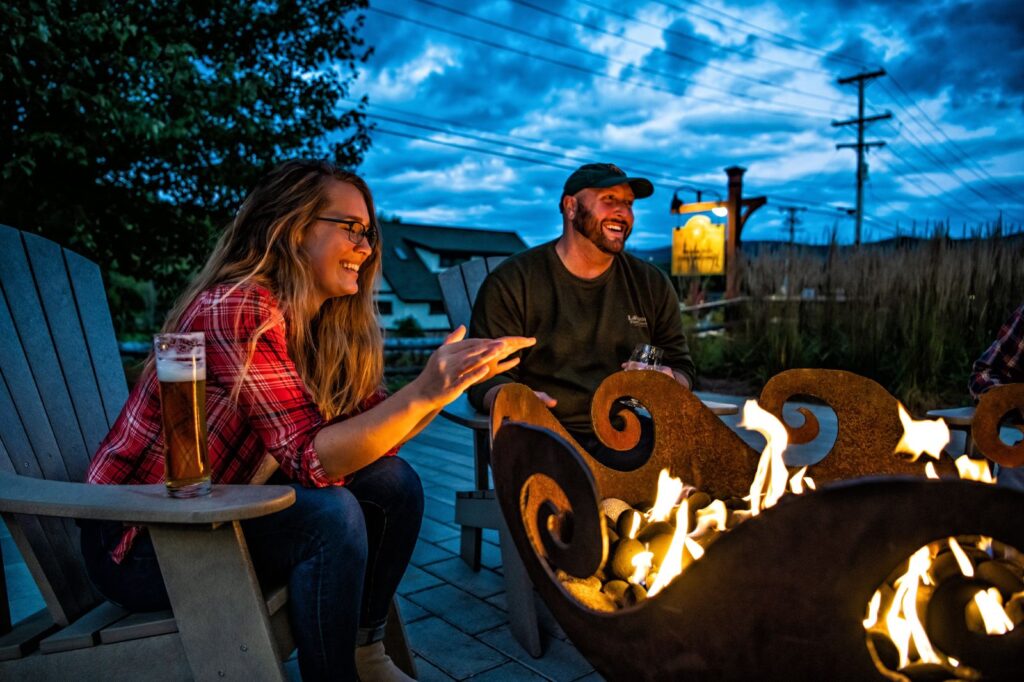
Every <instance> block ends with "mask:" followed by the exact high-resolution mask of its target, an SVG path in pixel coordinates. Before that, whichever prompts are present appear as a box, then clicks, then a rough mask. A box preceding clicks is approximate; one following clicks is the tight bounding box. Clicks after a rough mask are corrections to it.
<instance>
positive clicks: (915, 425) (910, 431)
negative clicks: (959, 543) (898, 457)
mask: <svg viewBox="0 0 1024 682" xmlns="http://www.w3.org/2000/svg"><path fill="white" fill-rule="evenodd" d="M897 409H898V411H899V415H900V423H901V424H903V437H902V438H900V442H899V443H898V444H897V445H896V452H905V453H908V454H910V455H912V457H911V459H912V460H917V458H918V457H920V456H921V454H922V453H927V454H929V455H931V456H932V457H934V458H935V459H939V457H941V456H942V449H943V448H944V447H946V445H948V444H949V427H948V426H946V422H944V421H942V420H941V419H922V420H915V419H911V417H910V415H909V414H907V411H906V409H904V407H903V405H902V404H899V403H898V404H897Z"/></svg>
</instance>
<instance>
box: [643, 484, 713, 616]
mask: <svg viewBox="0 0 1024 682" xmlns="http://www.w3.org/2000/svg"><path fill="white" fill-rule="evenodd" d="M689 531H690V503H689V502H687V501H686V500H683V503H682V504H681V505H679V509H678V510H676V532H675V533H673V534H672V542H670V543H669V546H668V551H667V552H665V560H664V561H663V562H662V564H661V567H660V568H659V569H658V577H657V578H656V579H655V580H654V584H653V585H651V586H650V588H649V589H648V590H647V596H648V597H653V596H654V595H656V594H658V593H659V592H661V591H662V590H663V589H664V588H665V586H666V585H668V584H669V583H670V582H671V581H672V579H673V578H675V577H676V576H677V575H679V574H680V573H682V572H683V548H684V547H687V545H686V540H687V539H688V538H687V533H688V532H689ZM691 542H692V540H691ZM694 544H697V543H695V542H694ZM697 546H698V547H699V546H700V545H697Z"/></svg>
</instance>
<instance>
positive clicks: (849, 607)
mask: <svg viewBox="0 0 1024 682" xmlns="http://www.w3.org/2000/svg"><path fill="white" fill-rule="evenodd" d="M802 392H804V393H806V392H805V391H802ZM622 396H632V397H635V398H637V399H639V400H640V401H641V403H643V404H644V405H645V406H646V407H647V408H648V410H650V412H651V414H652V417H653V418H654V423H655V444H654V447H653V450H652V452H651V456H650V458H649V459H648V460H647V462H646V463H644V464H642V465H641V466H639V467H637V468H635V469H634V470H632V471H628V472H624V471H617V470H614V469H610V468H609V467H605V466H603V465H601V464H599V463H598V462H596V461H595V460H594V459H593V458H591V457H590V456H589V455H588V454H587V453H585V452H583V451H582V450H581V449H580V448H579V445H578V444H577V443H575V442H574V441H572V440H571V439H569V438H568V437H567V435H566V434H565V432H564V430H562V429H561V427H560V426H558V424H557V422H555V421H554V419H553V417H551V415H550V413H548V412H547V410H546V408H543V405H540V403H539V401H536V399H535V398H534V396H533V395H532V393H531V392H530V391H529V390H528V389H526V388H525V387H523V386H516V385H512V386H509V387H505V388H503V389H502V391H501V392H500V393H499V397H498V400H497V401H496V403H495V408H494V420H495V421H494V424H493V425H492V426H498V427H500V428H498V429H497V430H496V432H495V436H494V442H493V448H492V466H493V469H494V479H495V488H496V491H497V496H498V499H499V502H500V505H501V508H502V513H503V515H504V517H505V520H506V522H507V524H508V527H509V531H510V533H511V535H512V537H513V539H514V541H515V544H516V547H517V549H518V551H519V553H520V556H521V557H522V559H523V562H524V564H525V565H526V568H527V571H528V572H529V574H530V577H531V579H532V581H533V584H534V586H535V587H536V589H537V591H538V593H539V594H540V596H541V598H542V599H543V600H544V601H545V603H546V604H547V605H548V607H549V608H550V609H551V612H552V613H553V614H554V616H555V618H556V620H557V621H558V623H559V624H560V625H561V627H562V628H563V630H564V631H565V632H566V634H567V635H568V636H569V638H570V639H571V640H572V641H573V643H574V644H575V645H576V647H577V648H578V649H579V650H580V652H581V653H582V654H583V655H584V656H586V657H587V659H588V660H589V661H590V662H591V664H592V665H593V666H594V667H595V668H596V669H597V670H598V671H599V672H600V673H601V674H602V675H604V676H605V677H606V678H608V679H613V680H627V679H628V680H635V679H644V680H677V679H687V680H752V679H765V680H824V679H829V680H885V679H904V678H903V677H902V676H900V675H896V676H894V675H892V674H891V673H886V672H883V668H881V667H880V666H879V665H877V664H876V663H875V660H874V658H873V656H872V654H871V652H870V651H869V650H868V645H867V638H866V633H865V631H864V627H863V625H862V620H863V618H864V617H865V610H866V608H867V604H868V602H869V600H870V599H871V596H872V595H873V593H874V591H875V590H876V589H877V588H878V587H879V585H881V584H882V583H883V582H884V581H885V580H886V579H887V577H888V576H889V575H890V573H891V572H892V571H893V570H894V569H895V568H896V567H897V566H898V565H899V564H900V563H901V562H903V561H904V560H906V559H907V558H908V557H909V556H910V555H911V554H913V553H914V552H915V551H916V550H918V549H919V548H920V547H922V546H923V545H925V544H927V543H929V542H931V541H934V540H944V539H946V538H948V537H950V536H955V535H964V534H981V535H987V536H991V537H994V538H995V539H997V540H999V541H1001V542H1004V543H1007V544H1009V545H1012V546H1014V547H1016V548H1018V549H1024V524H1022V523H1021V519H1022V517H1024V513H1022V512H1024V493H1020V492H1017V491H1013V490H1008V489H1003V488H996V487H993V486H991V485H986V484H981V483H974V482H970V481H961V480H958V479H951V478H944V479H943V480H928V479H925V478H923V476H918V477H911V476H907V475H892V471H891V470H892V469H893V468H894V467H896V468H898V469H902V468H903V465H904V464H906V463H905V462H903V461H902V460H900V459H899V458H896V457H894V456H893V455H891V454H888V455H887V457H886V458H885V460H883V461H876V462H875V463H874V464H875V469H876V470H877V472H881V473H884V474H888V475H886V476H868V477H862V478H859V479H857V480H850V481H842V480H839V481H835V482H833V483H831V484H829V485H827V486H824V487H819V489H818V490H817V491H815V492H811V493H805V494H803V495H800V496H786V497H784V498H783V499H782V501H780V502H779V504H777V505H776V506H775V507H772V508H770V509H768V510H765V511H763V512H761V514H759V515H758V516H756V517H753V518H751V519H748V520H747V521H745V522H743V523H741V524H740V525H738V526H737V527H735V528H734V529H732V530H730V531H729V532H727V533H725V534H723V535H722V536H721V537H720V538H719V539H718V540H717V541H716V542H714V543H713V544H712V545H710V546H709V547H708V548H707V550H706V553H705V555H704V557H703V558H702V559H701V560H700V561H697V562H695V563H694V564H692V565H690V566H689V567H688V568H687V570H686V571H685V572H684V573H683V574H682V575H680V576H678V577H677V578H676V579H675V580H674V581H673V582H672V583H671V584H670V585H669V586H668V587H666V588H665V589H664V590H663V591H662V592H660V593H659V594H657V595H656V596H654V597H651V598H649V599H647V600H645V601H642V602H640V603H639V604H638V605H637V606H635V607H631V608H627V609H622V610H620V611H617V612H614V613H606V612H598V611H594V610H591V609H589V608H587V607H585V606H583V605H582V604H580V603H579V602H577V601H576V600H575V599H574V598H573V597H571V596H570V595H569V593H568V592H566V591H565V589H564V588H563V587H562V586H561V584H560V583H559V581H558V579H557V578H556V576H555V570H556V569H562V570H564V571H566V572H568V573H570V574H572V575H575V576H578V577H586V576H590V575H592V574H593V573H595V572H596V571H597V570H598V568H599V567H600V566H601V565H602V563H603V562H604V560H605V557H606V554H607V551H608V538H607V535H606V532H605V526H604V522H603V520H602V517H601V512H600V510H599V506H598V505H599V503H600V501H601V500H602V499H604V498H607V497H618V498H620V499H623V500H625V501H627V502H630V503H631V504H637V503H639V502H641V501H650V500H651V498H652V497H653V496H654V492H655V489H656V479H657V473H658V471H660V468H661V467H662V466H668V467H669V469H670V471H671V472H672V474H673V475H675V476H679V477H681V478H683V480H684V481H686V482H688V483H693V484H695V485H697V486H698V487H699V488H701V489H702V490H705V491H707V492H709V493H711V494H712V495H714V496H716V497H725V496H733V495H745V494H747V492H748V491H747V488H748V487H749V484H750V481H751V479H752V476H753V473H754V467H755V465H756V456H757V453H754V452H753V451H751V450H750V449H749V448H748V447H747V446H746V445H745V444H743V443H742V441H741V440H740V439H739V438H738V437H737V436H736V435H735V434H733V433H732V431H731V430H730V429H728V427H726V426H725V425H724V424H722V423H721V421H720V420H718V418H717V417H715V416H714V415H713V414H711V413H710V411H708V410H707V409H706V408H704V407H703V406H702V405H701V404H700V401H699V400H697V399H696V398H695V397H693V396H692V394H690V393H689V391H685V390H684V389H682V388H681V387H679V386H678V384H676V383H675V382H674V381H673V380H672V379H670V378H669V377H667V376H665V375H661V374H659V373H655V372H625V373H620V374H616V375H613V376H612V377H610V378H609V379H608V380H607V381H606V382H605V383H604V384H602V386H601V387H600V388H599V390H598V392H597V394H596V395H595V398H594V407H593V415H594V417H595V419H594V422H595V430H596V431H597V433H598V434H599V435H600V436H601V437H602V438H603V440H605V441H606V443H607V444H608V445H609V446H611V447H615V448H617V449H624V448H626V447H630V446H632V445H634V444H635V443H636V440H637V436H638V434H639V429H638V425H637V423H636V419H635V418H630V417H626V423H625V428H624V429H623V430H621V431H616V430H615V429H614V428H612V427H611V424H610V423H609V422H608V419H607V418H604V419H600V418H599V417H600V416H601V415H607V414H608V413H609V410H610V407H611V405H612V402H613V401H614V400H615V399H617V398H619V397H622ZM890 397H891V396H890ZM883 402H885V401H883ZM863 404H864V402H863V401H861V402H860V403H859V405H860V406H861V407H862V406H863ZM538 407H539V408H540V409H538ZM833 408H834V409H835V408H836V406H835V405H833ZM893 410H895V407H894V406H893ZM836 411H837V416H838V417H839V419H840V423H842V419H843V413H842V411H843V408H842V407H841V406H840V408H839V409H837V410H836ZM545 413H546V414H545ZM505 419H512V421H504V420H505ZM524 421H528V422H530V423H523V422H524ZM734 439H735V440H734ZM838 444H839V443H838V439H837V445H838ZM889 452H890V453H891V449H890V451H889ZM673 453H674V454H673ZM842 454H843V453H841V452H837V450H836V448H833V451H832V453H831V454H830V455H828V456H827V457H826V460H828V458H829V457H837V456H841V455H842ZM893 462H895V463H896V464H893ZM822 464H824V461H823V463H822ZM818 466H819V467H820V466H822V465H821V464H819V465H818ZM833 466H835V465H833ZM915 467H916V468H917V469H918V470H921V469H923V465H922V464H916V465H915ZM865 468H868V467H867V466H866V463H865V462H861V464H860V467H859V469H860V473H861V475H863V474H864V473H870V472H865V471H863V469H865ZM808 474H809V475H811V476H813V477H814V478H815V479H816V480H819V482H824V481H826V480H828V479H829V476H824V477H819V476H818V475H817V473H816V471H815V467H812V468H811V470H810V471H809V472H808ZM952 592H956V591H955V590H954V591H952ZM962 593H963V590H960V591H959V593H951V594H950V595H948V596H947V597H945V598H944V600H943V605H940V606H942V607H943V608H944V609H945V611H944V612H946V613H948V612H949V611H948V609H949V608H956V607H957V605H959V601H958V600H961V599H962V596H963V595H962ZM951 604H952V606H950V605H951ZM961 606H962V605H961ZM933 611H934V613H933ZM961 613H962V610H961ZM941 616H942V613H940V608H939V607H938V606H935V607H931V608H930V609H929V614H928V616H927V618H926V627H927V629H928V632H929V636H930V637H931V639H932V642H933V643H934V644H936V646H937V647H938V648H939V649H940V650H941V651H943V653H945V654H947V655H949V656H953V657H955V658H957V659H959V660H960V661H961V662H962V663H964V664H966V665H969V666H971V667H973V668H976V669H977V670H979V671H981V672H982V673H983V674H984V675H985V679H1011V678H1013V679H1019V674H1020V671H1021V670H1024V628H1018V629H1017V630H1014V631H1013V632H1011V633H1009V634H1007V635H1002V636H998V637H996V636H991V637H989V636H981V635H977V634H975V633H971V632H967V631H965V629H964V628H963V627H956V626H951V625H950V621H953V620H956V619H951V618H943V617H941ZM960 620H962V619H960Z"/></svg>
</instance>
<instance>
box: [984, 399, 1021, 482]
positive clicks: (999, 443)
mask: <svg viewBox="0 0 1024 682" xmlns="http://www.w3.org/2000/svg"><path fill="white" fill-rule="evenodd" d="M1021 412H1024V384H1004V385H1002V386H993V387H992V388H990V389H989V390H987V391H985V392H984V393H982V394H981V399H980V400H979V401H978V408H977V409H976V410H975V411H974V420H973V421H972V422H971V431H972V433H973V437H974V444H975V445H976V446H977V447H978V450H980V451H981V453H982V454H984V455H985V456H986V457H988V458H989V459H991V460H992V461H993V462H998V463H999V464H1002V465H1003V466H1008V467H1019V466H1024V441H1018V442H1017V444H1016V445H1007V444H1006V443H1004V442H1003V440H1002V438H1000V437H999V424H1000V422H1002V421H1003V420H1004V419H1006V418H1007V417H1012V416H1014V415H1015V414H1017V415H1019V414H1021ZM1017 428H1020V427H1019V426H1018V427H1017Z"/></svg>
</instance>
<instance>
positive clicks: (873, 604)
mask: <svg viewBox="0 0 1024 682" xmlns="http://www.w3.org/2000/svg"><path fill="white" fill-rule="evenodd" d="M881 605H882V591H881V590H875V594H874V596H872V597H871V601H870V602H868V615H867V617H866V618H865V619H864V620H863V621H862V622H863V623H864V629H865V630H870V629H871V628H872V627H874V625H875V623H877V622H878V608H879V607H880V606H881Z"/></svg>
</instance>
